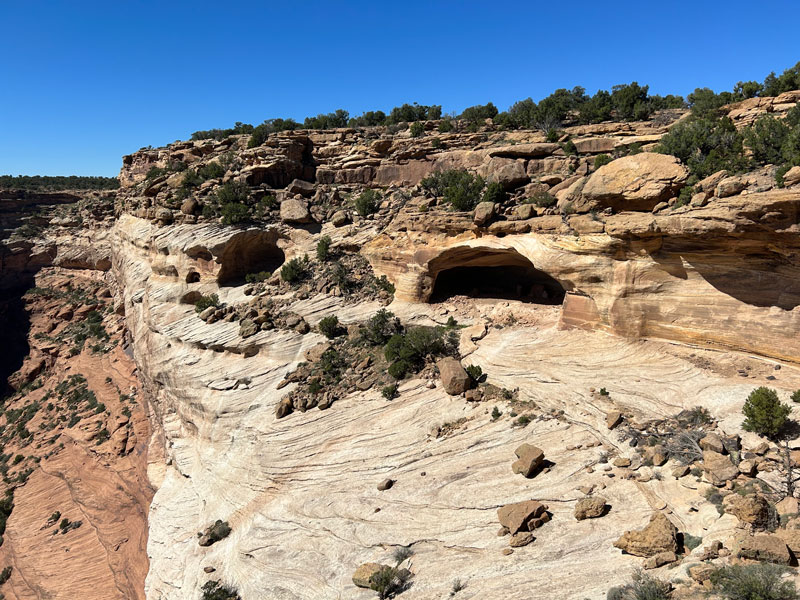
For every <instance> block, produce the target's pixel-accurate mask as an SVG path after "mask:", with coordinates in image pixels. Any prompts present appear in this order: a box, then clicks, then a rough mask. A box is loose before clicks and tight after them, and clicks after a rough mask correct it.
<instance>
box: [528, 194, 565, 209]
mask: <svg viewBox="0 0 800 600" xmlns="http://www.w3.org/2000/svg"><path fill="white" fill-rule="evenodd" d="M557 202H558V200H557V199H556V198H555V196H552V195H551V194H549V193H548V192H538V193H536V194H535V195H534V196H532V197H531V198H529V199H528V200H527V203H528V204H533V205H534V206H538V207H539V208H550V207H551V206H555V205H556V203H557Z"/></svg>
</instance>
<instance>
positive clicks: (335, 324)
mask: <svg viewBox="0 0 800 600" xmlns="http://www.w3.org/2000/svg"><path fill="white" fill-rule="evenodd" d="M317 327H319V332H320V333H321V334H322V335H324V336H325V337H326V338H328V339H329V340H332V339H333V338H335V337H336V336H338V335H340V334H341V333H342V328H341V327H340V326H339V319H338V317H336V315H329V316H327V317H323V318H322V319H320V321H319V324H318V325H317Z"/></svg>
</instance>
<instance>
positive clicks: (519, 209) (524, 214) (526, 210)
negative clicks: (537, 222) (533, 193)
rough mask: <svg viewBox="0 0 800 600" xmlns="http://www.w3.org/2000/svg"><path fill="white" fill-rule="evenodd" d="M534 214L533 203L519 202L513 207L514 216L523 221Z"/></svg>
mask: <svg viewBox="0 0 800 600" xmlns="http://www.w3.org/2000/svg"><path fill="white" fill-rule="evenodd" d="M535 216H536V207H535V206H534V205H533V204H520V205H519V206H515V207H514V218H515V219H519V220H521V221H524V220H526V219H532V218H533V217H535Z"/></svg>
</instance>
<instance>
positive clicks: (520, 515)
mask: <svg viewBox="0 0 800 600" xmlns="http://www.w3.org/2000/svg"><path fill="white" fill-rule="evenodd" d="M546 511H547V507H546V506H545V505H544V504H542V503H541V502H537V501H536V500H525V501H524V502H515V503H513V504H506V505H505V506H501V507H500V508H498V509H497V519H498V520H499V521H500V525H502V526H503V527H505V528H506V529H508V531H509V533H511V534H512V535H513V534H515V533H517V532H519V531H530V530H532V529H535V528H536V523H535V521H536V520H537V519H538V520H540V522H539V524H541V519H542V517H543V516H544V515H546V514H547V512H546ZM548 520H549V516H548ZM532 525H533V526H532Z"/></svg>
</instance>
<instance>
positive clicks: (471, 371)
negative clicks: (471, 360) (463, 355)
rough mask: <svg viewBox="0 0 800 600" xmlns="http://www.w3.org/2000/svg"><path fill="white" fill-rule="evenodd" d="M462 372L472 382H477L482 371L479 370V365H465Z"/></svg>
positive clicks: (481, 375)
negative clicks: (464, 372) (465, 373)
mask: <svg viewBox="0 0 800 600" xmlns="http://www.w3.org/2000/svg"><path fill="white" fill-rule="evenodd" d="M464 370H465V371H466V372H467V375H469V378H470V379H472V381H475V382H478V381H480V380H481V377H483V369H481V367H480V365H467V366H466V367H464Z"/></svg>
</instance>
